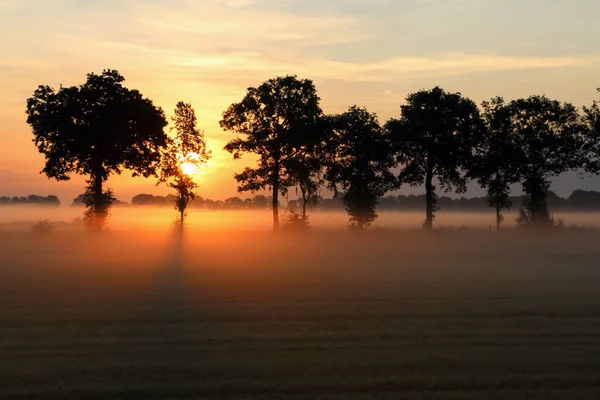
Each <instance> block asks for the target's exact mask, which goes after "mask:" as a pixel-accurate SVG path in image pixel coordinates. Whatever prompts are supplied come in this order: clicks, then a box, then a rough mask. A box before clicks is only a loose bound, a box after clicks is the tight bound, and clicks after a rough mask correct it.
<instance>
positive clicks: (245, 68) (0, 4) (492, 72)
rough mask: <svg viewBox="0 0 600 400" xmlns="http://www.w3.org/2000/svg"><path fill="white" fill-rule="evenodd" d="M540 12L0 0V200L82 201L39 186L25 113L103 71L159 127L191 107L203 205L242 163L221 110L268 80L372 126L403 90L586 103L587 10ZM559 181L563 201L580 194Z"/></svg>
mask: <svg viewBox="0 0 600 400" xmlns="http://www.w3.org/2000/svg"><path fill="white" fill-rule="evenodd" d="M499 3H501V4H499ZM524 3H527V4H524ZM548 3H549V2H543V1H540V0H531V1H528V2H522V1H516V0H506V1H504V2H496V1H487V0H478V1H475V0H445V1H439V0H428V1H425V0H406V1H396V0H394V1H392V0H389V1H388V0H369V1H367V0H347V1H342V0H331V1H329V2H323V1H316V0H307V1H302V2H301V1H288V2H280V1H275V0H262V1H261V0H256V1H252V0H206V1H190V0H173V1H167V0H150V1H141V0H123V1H116V0H107V1H102V2H82V1H76V0H48V1H44V2H40V1H37V0H0V32H1V33H2V36H3V38H5V40H3V41H2V43H0V54H2V58H0V88H1V90H0V120H1V121H2V124H0V195H27V194H30V193H38V194H57V195H59V196H60V197H61V198H62V200H63V201H65V202H70V200H71V199H72V198H73V197H74V196H75V195H77V194H78V193H80V192H81V190H82V187H83V179H82V178H74V179H73V180H72V181H70V182H61V183H57V182H53V181H49V180H48V179H46V178H45V177H43V176H40V175H39V174H38V172H39V171H40V170H41V169H42V167H43V158H42V157H41V156H40V155H39V154H38V153H37V151H36V149H35V147H34V145H33V143H32V142H31V139H32V134H31V131H30V129H29V127H28V126H27V124H26V123H25V119H26V116H25V101H26V99H27V98H28V97H29V96H31V94H32V93H33V91H34V89H35V88H36V86H37V85H39V84H48V85H52V86H58V85H60V84H64V85H76V84H80V83H82V82H83V81H84V80H85V74H86V73H87V72H92V71H93V72H101V71H102V69H104V68H114V69H117V70H119V71H120V72H121V73H122V74H123V75H124V76H125V78H126V79H127V82H126V85H127V86H128V87H131V88H136V89H139V90H140V91H141V92H142V93H143V94H144V95H145V96H147V97H150V98H151V99H152V100H153V101H154V102H155V104H157V105H159V106H161V107H163V108H164V109H165V111H166V112H167V113H168V114H169V115H170V114H171V112H172V110H173V108H174V107H175V104H176V103H177V102H178V101H180V100H183V101H186V102H191V103H192V105H193V106H194V108H195V109H196V113H197V116H198V121H199V127H200V128H202V129H203V130H204V131H205V132H206V135H207V138H208V145H209V146H210V148H211V149H212V151H213V160H212V163H211V164H212V165H211V167H210V168H208V169H207V170H206V171H205V173H204V174H203V175H202V177H201V178H199V183H200V185H201V186H200V189H199V191H200V195H202V196H204V197H212V198H225V197H229V196H232V195H237V194H236V190H235V189H236V184H235V181H234V180H233V178H232V175H233V173H234V172H235V171H239V170H241V169H242V168H243V167H244V166H246V165H249V164H251V158H245V159H242V160H241V161H235V162H234V161H233V160H231V156H230V155H229V154H226V153H224V152H223V151H222V148H223V146H224V144H225V143H226V142H227V140H229V139H230V138H231V135H230V134H228V133H224V132H222V131H221V130H220V128H219V125H218V122H219V119H220V116H221V113H222V112H223V111H224V110H225V109H226V108H227V106H228V105H229V104H231V103H232V102H236V101H239V100H241V98H242V97H243V95H244V93H245V89H246V88H247V87H248V86H255V85H258V84H260V83H261V82H262V81H264V80H265V79H268V78H271V77H274V76H277V75H284V74H298V75H299V77H301V78H311V79H313V80H314V82H315V84H316V86H317V89H318V91H319V94H320V96H321V98H322V106H323V108H324V110H325V111H326V112H342V111H344V110H345V109H346V108H347V107H348V106H349V105H352V104H358V105H364V106H367V107H368V108H369V110H371V111H374V112H377V113H378V115H379V117H380V120H381V122H385V120H386V119H388V118H390V117H392V116H397V113H398V110H399V105H400V104H401V103H402V102H403V99H404V97H405V96H406V94H407V93H409V92H412V91H416V90H419V89H422V88H430V87H432V86H434V85H441V86H442V87H444V88H445V89H446V90H449V91H460V92H462V93H463V94H464V95H467V96H469V97H471V98H473V100H475V101H476V102H481V101H482V100H485V99H489V98H490V97H492V96H495V95H502V96H505V97H506V98H509V99H510V98H515V97H521V96H527V95H530V94H546V95H548V96H550V97H554V98H558V99H560V100H565V101H571V102H574V103H575V104H577V105H583V104H589V103H591V101H592V100H593V99H594V98H598V94H597V92H596V91H595V88H596V87H597V86H599V85H600V81H599V78H598V71H599V68H598V67H599V66H600V50H599V49H598V47H597V42H596V40H597V38H598V37H600V28H599V27H598V24H597V21H596V20H595V18H594V16H597V15H599V14H600V5H599V3H598V2H596V1H593V0H579V1H575V2H567V1H557V2H552V3H553V4H548ZM574 3H577V6H575V5H574ZM540 7H543V9H544V18H540V17H539V16H540V15H541V14H540V13H539V11H540ZM565 182H567V183H566V186H565V185H562V186H561V188H563V189H564V190H567V189H569V190H571V189H572V188H575V187H582V186H583V187H585V185H586V184H581V183H579V182H578V183H572V184H571V183H570V182H568V181H565ZM588 185H591V186H593V185H592V184H588ZM109 186H111V187H112V188H113V189H114V190H115V192H116V194H117V196H118V197H119V198H121V199H123V200H125V201H129V200H130V198H131V196H132V195H134V194H137V193H140V192H146V193H157V194H158V193H166V192H167V191H166V189H165V188H164V187H158V188H157V187H155V185H154V182H153V181H151V180H145V179H143V178H136V179H132V178H129V177H128V176H127V175H124V176H120V177H112V178H111V179H110V180H109ZM416 191H417V192H419V190H418V189H416Z"/></svg>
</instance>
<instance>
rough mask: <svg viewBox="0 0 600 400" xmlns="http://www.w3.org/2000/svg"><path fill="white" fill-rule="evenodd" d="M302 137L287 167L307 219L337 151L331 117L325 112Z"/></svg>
mask: <svg viewBox="0 0 600 400" xmlns="http://www.w3.org/2000/svg"><path fill="white" fill-rule="evenodd" d="M303 137H304V139H303V143H302V145H301V146H299V147H298V149H297V150H298V152H297V154H296V156H295V157H293V158H290V159H289V160H288V161H287V162H286V170H287V171H288V174H289V178H290V180H291V182H292V184H294V185H295V186H296V187H297V188H298V189H299V191H300V195H301V196H302V215H301V218H302V221H304V223H307V222H308V216H307V214H306V212H307V209H308V208H313V207H315V206H316V205H317V203H318V199H319V189H320V188H321V187H322V186H324V185H325V183H326V181H325V176H324V172H325V167H326V165H327V164H328V163H329V162H330V161H331V159H332V157H333V154H334V153H335V148H334V146H333V145H332V143H333V142H334V141H333V126H332V119H331V118H330V117H325V116H324V117H322V118H320V119H319V120H318V121H317V123H315V124H314V126H313V127H312V129H311V130H310V131H308V132H306V133H305V134H304V135H303Z"/></svg>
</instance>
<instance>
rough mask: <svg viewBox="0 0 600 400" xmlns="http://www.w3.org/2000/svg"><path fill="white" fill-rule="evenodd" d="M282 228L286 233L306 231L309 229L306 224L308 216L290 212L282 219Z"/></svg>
mask: <svg viewBox="0 0 600 400" xmlns="http://www.w3.org/2000/svg"><path fill="white" fill-rule="evenodd" d="M282 228H283V229H284V230H287V231H306V230H309V229H310V228H311V226H310V223H309V222H308V216H302V214H300V213H298V212H296V211H294V210H290V211H288V213H287V214H286V215H285V216H284V217H283V221H282Z"/></svg>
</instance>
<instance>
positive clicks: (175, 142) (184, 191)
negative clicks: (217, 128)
mask: <svg viewBox="0 0 600 400" xmlns="http://www.w3.org/2000/svg"><path fill="white" fill-rule="evenodd" d="M172 121H173V127H172V130H173V131H175V137H174V138H173V139H172V140H170V141H169V145H168V146H167V148H166V149H165V150H164V151H163V154H162V163H161V174H160V179H159V183H161V182H166V183H167V184H168V186H169V187H171V188H173V189H175V190H176V192H177V195H176V200H175V208H176V209H177V211H179V218H180V219H179V222H180V224H181V226H182V227H183V223H184V218H185V211H186V209H187V206H188V203H189V202H190V200H193V199H194V198H195V197H196V193H195V192H194V190H195V189H196V188H197V187H198V184H197V183H196V182H195V181H194V179H193V176H192V175H193V173H194V172H195V171H196V170H197V169H198V168H201V167H203V166H204V164H206V162H207V161H208V160H209V159H210V157H211V156H210V151H209V150H208V149H207V147H206V140H205V138H204V132H203V131H201V130H200V129H198V128H197V126H196V124H197V119H196V113H195V111H194V108H193V107H192V105H191V104H189V103H184V102H182V101H180V102H179V103H177V106H176V107H175V112H174V115H173V117H172Z"/></svg>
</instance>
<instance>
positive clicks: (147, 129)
mask: <svg viewBox="0 0 600 400" xmlns="http://www.w3.org/2000/svg"><path fill="white" fill-rule="evenodd" d="M124 81H125V78H123V76H121V75H120V74H119V73H118V72H117V71H115V70H105V71H103V72H102V74H100V75H97V74H94V73H90V74H88V75H87V80H86V82H85V83H84V84H82V85H80V86H72V87H62V86H61V87H60V89H58V90H55V89H53V88H51V87H49V86H39V87H38V88H37V90H35V92H34V94H33V96H32V97H31V98H29V99H28V100H27V116H28V117H27V123H28V124H29V125H31V127H32V130H33V135H34V143H35V145H36V147H37V148H38V150H39V152H40V153H42V154H43V155H44V156H45V157H46V163H45V166H44V169H43V170H42V173H44V174H46V175H47V176H48V177H50V178H54V179H56V180H59V181H64V180H68V179H70V177H71V175H72V174H79V175H86V176H88V177H89V180H88V194H89V195H88V198H87V201H86V203H87V205H88V206H89V207H90V211H91V213H90V215H93V219H94V220H95V222H96V224H95V225H96V226H98V227H99V226H101V225H102V224H103V223H104V219H105V217H106V213H107V211H108V208H109V207H110V203H111V201H112V200H111V199H114V197H113V196H112V194H111V192H110V191H104V190H103V183H104V182H105V181H106V180H107V179H108V177H109V176H110V175H111V174H115V173H116V174H120V173H121V172H122V171H123V170H124V169H128V170H131V171H132V174H133V175H134V176H137V175H142V176H144V177H149V176H152V175H154V176H155V175H156V171H157V167H158V165H159V163H160V159H161V156H160V149H162V148H164V147H165V146H166V145H167V142H168V138H167V135H166V134H165V132H164V127H165V126H166V125H167V122H166V120H165V117H164V114H163V111H162V110H161V109H160V108H157V107H155V106H154V104H153V103H152V101H151V100H149V99H147V98H144V97H143V96H142V94H141V93H140V92H139V91H137V90H131V89H128V88H126V87H125V86H123V82H124Z"/></svg>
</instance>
